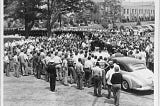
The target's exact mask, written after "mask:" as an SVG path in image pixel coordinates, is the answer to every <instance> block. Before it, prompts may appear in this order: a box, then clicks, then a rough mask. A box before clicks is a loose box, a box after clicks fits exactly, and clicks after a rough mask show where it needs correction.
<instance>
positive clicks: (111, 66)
mask: <svg viewBox="0 0 160 106" xmlns="http://www.w3.org/2000/svg"><path fill="white" fill-rule="evenodd" d="M109 65H110V66H109V67H110V69H109V71H108V72H107V74H106V79H107V85H108V96H107V98H108V99H110V98H111V86H112V83H111V78H112V74H114V73H115V71H114V64H113V61H112V60H110V61H109Z"/></svg>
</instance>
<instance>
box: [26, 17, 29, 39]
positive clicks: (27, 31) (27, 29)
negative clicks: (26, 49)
mask: <svg viewBox="0 0 160 106" xmlns="http://www.w3.org/2000/svg"><path fill="white" fill-rule="evenodd" d="M28 36H29V28H28V21H27V19H26V18H25V37H26V38H28Z"/></svg>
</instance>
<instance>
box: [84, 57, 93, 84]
mask: <svg viewBox="0 0 160 106" xmlns="http://www.w3.org/2000/svg"><path fill="white" fill-rule="evenodd" d="M92 68H93V62H92V61H91V57H88V60H87V61H85V63H84V71H85V86H88V87H90V86H91V78H92V70H91V69H92Z"/></svg>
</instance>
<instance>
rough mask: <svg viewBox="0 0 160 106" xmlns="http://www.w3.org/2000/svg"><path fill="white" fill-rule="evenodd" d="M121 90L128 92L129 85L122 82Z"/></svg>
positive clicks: (124, 81)
mask: <svg viewBox="0 0 160 106" xmlns="http://www.w3.org/2000/svg"><path fill="white" fill-rule="evenodd" d="M122 89H123V90H126V91H127V90H129V84H128V82H127V81H126V80H123V81H122Z"/></svg>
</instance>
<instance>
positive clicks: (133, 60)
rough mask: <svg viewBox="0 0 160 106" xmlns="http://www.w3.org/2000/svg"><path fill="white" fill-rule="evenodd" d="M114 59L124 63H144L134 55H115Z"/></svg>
mask: <svg viewBox="0 0 160 106" xmlns="http://www.w3.org/2000/svg"><path fill="white" fill-rule="evenodd" d="M113 59H115V60H117V61H118V62H120V63H123V64H137V63H144V62H143V61H141V60H139V59H136V58H133V57H114V58H113Z"/></svg>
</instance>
